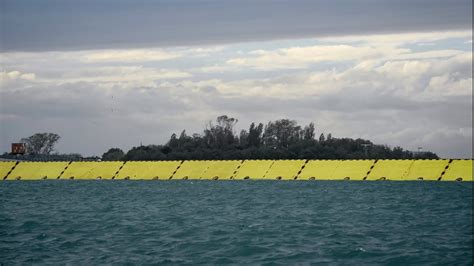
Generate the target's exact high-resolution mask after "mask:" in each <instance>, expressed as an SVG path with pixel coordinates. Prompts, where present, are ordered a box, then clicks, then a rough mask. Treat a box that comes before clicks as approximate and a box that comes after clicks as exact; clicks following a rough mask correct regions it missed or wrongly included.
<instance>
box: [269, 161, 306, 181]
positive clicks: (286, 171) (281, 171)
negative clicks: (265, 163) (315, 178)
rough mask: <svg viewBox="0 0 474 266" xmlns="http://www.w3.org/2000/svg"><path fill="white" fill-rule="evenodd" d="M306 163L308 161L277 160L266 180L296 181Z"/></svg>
mask: <svg viewBox="0 0 474 266" xmlns="http://www.w3.org/2000/svg"><path fill="white" fill-rule="evenodd" d="M305 162H306V160H275V161H274V162H273V164H272V166H271V167H270V169H269V170H268V172H267V173H266V174H265V176H264V179H283V180H293V179H296V177H297V176H298V174H299V172H300V170H301V168H302V167H303V165H304V164H305Z"/></svg>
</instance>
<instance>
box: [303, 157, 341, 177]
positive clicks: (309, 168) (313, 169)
mask: <svg viewBox="0 0 474 266" xmlns="http://www.w3.org/2000/svg"><path fill="white" fill-rule="evenodd" d="M340 162H341V161H339V160H309V161H308V162H307V163H306V164H305V166H304V168H303V170H301V173H300V174H299V175H298V179H299V180H330V179H331V177H332V176H333V174H334V172H335V171H336V168H337V166H338V165H339V163H340Z"/></svg>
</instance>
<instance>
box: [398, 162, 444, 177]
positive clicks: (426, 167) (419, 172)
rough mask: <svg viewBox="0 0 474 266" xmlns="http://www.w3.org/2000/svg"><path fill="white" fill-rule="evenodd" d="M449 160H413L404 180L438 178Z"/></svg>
mask: <svg viewBox="0 0 474 266" xmlns="http://www.w3.org/2000/svg"><path fill="white" fill-rule="evenodd" d="M448 164H449V160H415V161H414V162H413V164H412V165H411V167H410V170H409V171H408V174H407V175H406V177H405V178H404V180H439V179H440V178H441V176H442V174H443V172H444V171H445V170H446V167H447V166H448Z"/></svg>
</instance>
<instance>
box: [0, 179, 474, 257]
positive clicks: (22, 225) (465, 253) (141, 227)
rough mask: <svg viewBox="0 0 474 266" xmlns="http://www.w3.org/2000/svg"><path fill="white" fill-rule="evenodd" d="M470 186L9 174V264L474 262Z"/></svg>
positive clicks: (2, 194) (1, 201)
mask: <svg viewBox="0 0 474 266" xmlns="http://www.w3.org/2000/svg"><path fill="white" fill-rule="evenodd" d="M472 189H473V187H472V183H443V182H330V181H327V182H323V181H321V182H299V181H291V182H285V181H249V180H247V181H189V180H188V181H54V180H51V181H47V180H46V181H31V182H28V181H3V182H0V264H11V263H25V264H30V263H39V264H45V263H47V264H57V263H61V264H64V263H69V264H101V263H162V264H163V263H169V264H232V263H233V264H244V263H249V264H281V265H288V264H309V263H329V264H353V265H354V264H356V265H357V264H392V265H397V264H406V263H411V264H440V265H443V264H444V265H446V264H458V265H472V263H473V258H472V241H473V227H472V207H473V204H472V200H473V198H472V197H473V196H472V192H473V190H472Z"/></svg>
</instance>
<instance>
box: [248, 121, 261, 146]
mask: <svg viewBox="0 0 474 266" xmlns="http://www.w3.org/2000/svg"><path fill="white" fill-rule="evenodd" d="M262 134H263V124H262V123H259V124H258V126H255V123H252V124H250V127H249V134H248V144H249V146H253V147H260V145H261V144H262Z"/></svg>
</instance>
